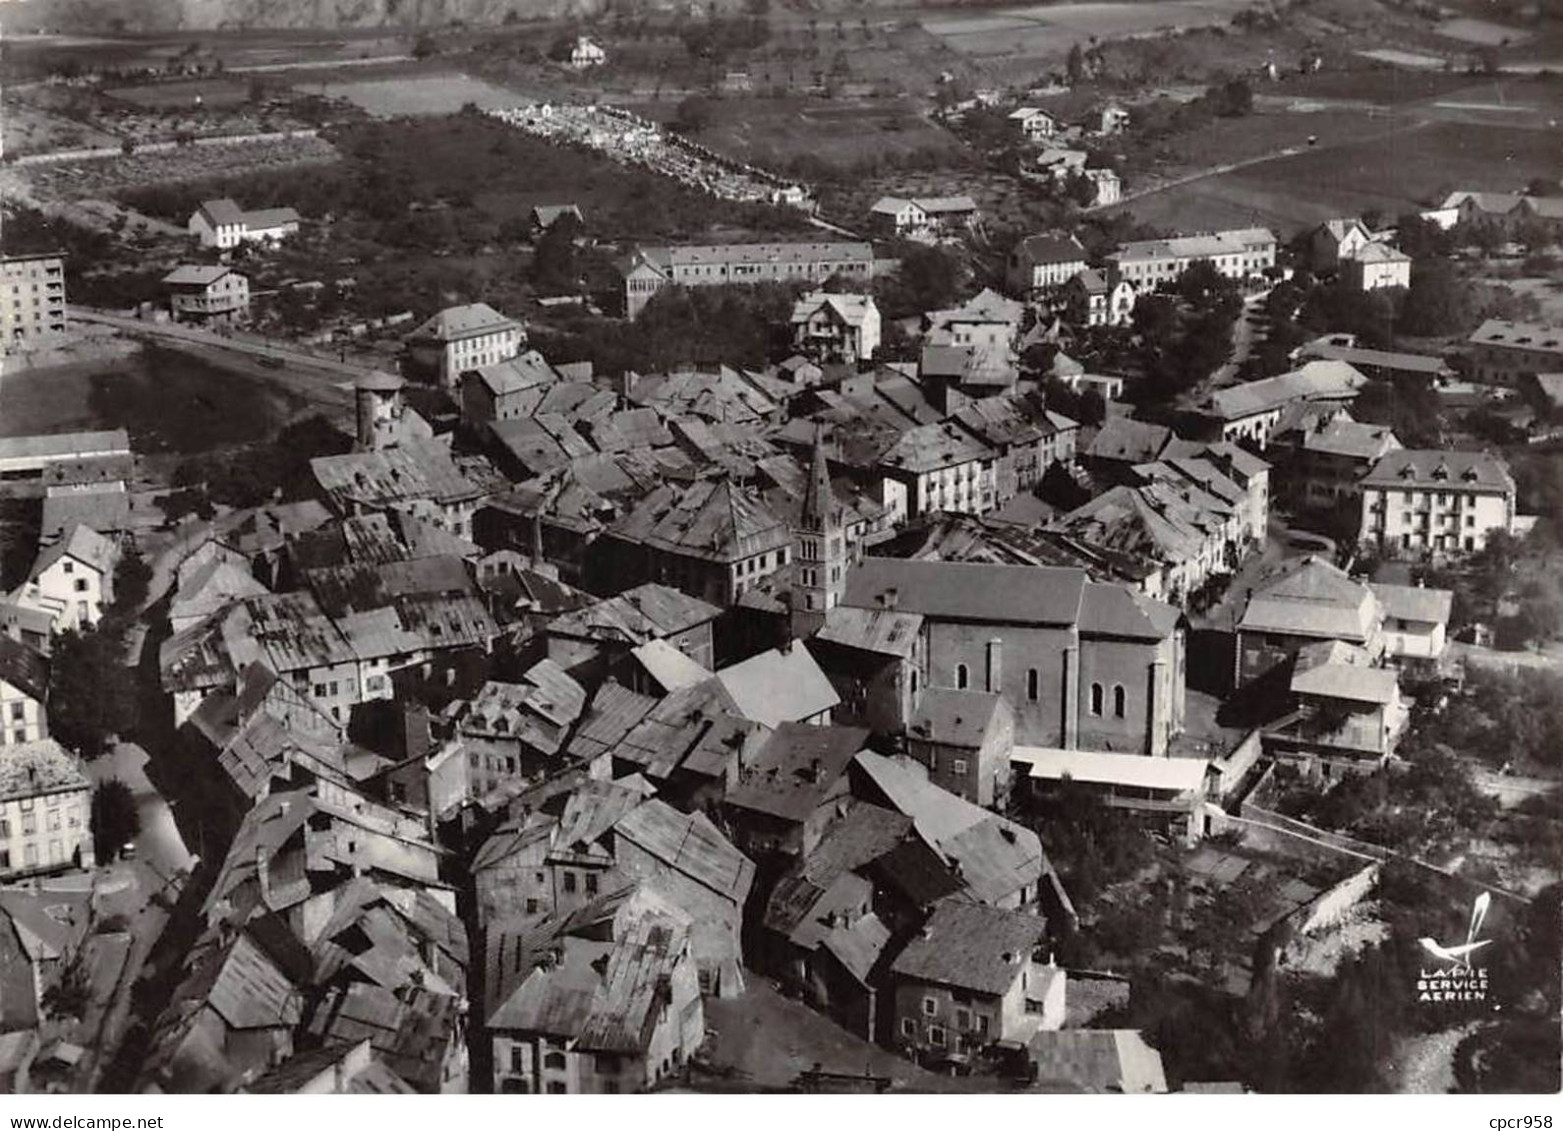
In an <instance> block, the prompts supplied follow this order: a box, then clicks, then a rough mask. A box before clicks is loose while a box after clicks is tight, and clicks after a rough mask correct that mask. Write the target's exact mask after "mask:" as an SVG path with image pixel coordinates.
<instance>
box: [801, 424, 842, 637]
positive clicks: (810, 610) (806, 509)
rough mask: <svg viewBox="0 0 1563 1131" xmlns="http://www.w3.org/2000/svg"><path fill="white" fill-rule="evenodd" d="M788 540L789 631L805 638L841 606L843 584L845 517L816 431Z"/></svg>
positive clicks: (821, 435)
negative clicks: (791, 564)
mask: <svg viewBox="0 0 1563 1131" xmlns="http://www.w3.org/2000/svg"><path fill="white" fill-rule="evenodd" d="M793 541H794V544H795V546H796V548H797V552H796V555H795V557H796V560H797V565H796V567H795V568H794V571H793V582H792V614H793V622H794V632H795V634H797V635H808V634H809V633H811V632H813V631H814V630H816V629H818V627H819V626H820V624H822V623H824V614H825V613H826V611H827V610H829V609H832V608H834V607H835V606H836V605H838V604H839V603H840V602H841V596H842V594H843V593H844V592H845V590H846V580H847V532H846V520H845V514H844V512H843V510H842V507H841V504H840V503H839V502H837V501H836V491H835V488H834V487H832V486H831V482H830V461H829V460H827V459H826V458H825V435H824V431H823V429H819V428H816V430H815V433H814V452H813V455H812V459H811V461H810V466H809V478H808V483H807V484H806V486H805V487H804V492H803V506H802V508H801V510H800V512H799V515H798V525H797V529H796V530H795V531H794V532H793Z"/></svg>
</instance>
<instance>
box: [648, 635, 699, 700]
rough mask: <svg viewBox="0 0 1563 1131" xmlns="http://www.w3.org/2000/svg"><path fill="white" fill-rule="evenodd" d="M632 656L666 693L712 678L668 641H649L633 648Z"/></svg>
mask: <svg viewBox="0 0 1563 1131" xmlns="http://www.w3.org/2000/svg"><path fill="white" fill-rule="evenodd" d="M630 655H631V656H633V657H635V661H636V662H637V663H638V664H640V666H641V667H643V668H645V669H646V673H647V674H648V675H650V676H651V678H652V679H654V680H656V681H657V683H658V684H659V685H661V687H662V689H663V690H664V691H679V690H682V689H683V688H686V687H693V686H694V685H695V684H697V683H704V682H705V681H706V680H708V679H710V678H711V673H710V672H709V671H708V670H707V669H706V668H704V667H702V666H701V665H699V664H697V663H696V662H695V661H694V660H691V659H690V658H689V657H688V656H686V655H684V653H682V652H680V651H679V650H678V649H677V648H675V647H673V645H671V644H669V643H668V642H667V641H666V640H648V641H646V643H644V644H642V645H640V646H639V647H638V648H632V649H631V650H630Z"/></svg>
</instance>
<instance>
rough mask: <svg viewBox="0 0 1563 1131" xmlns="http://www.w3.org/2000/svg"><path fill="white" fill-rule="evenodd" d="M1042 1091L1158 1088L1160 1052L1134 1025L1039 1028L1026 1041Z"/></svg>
mask: <svg viewBox="0 0 1563 1131" xmlns="http://www.w3.org/2000/svg"><path fill="white" fill-rule="evenodd" d="M1029 1051H1030V1054H1031V1059H1032V1061H1033V1062H1035V1064H1036V1065H1037V1070H1038V1071H1037V1086H1038V1087H1039V1088H1041V1089H1043V1090H1045V1091H1066V1092H1082V1093H1100V1092H1122V1093H1128V1094H1135V1095H1139V1094H1144V1093H1162V1092H1165V1091H1166V1090H1167V1077H1166V1073H1165V1072H1164V1071H1163V1069H1162V1063H1161V1054H1160V1053H1158V1052H1157V1051H1156V1050H1155V1049H1153V1048H1151V1047H1150V1045H1148V1044H1146V1043H1145V1038H1144V1037H1142V1036H1141V1035H1140V1034H1139V1033H1138V1032H1137V1031H1135V1030H1133V1029H1061V1030H1039V1031H1038V1032H1037V1033H1036V1034H1035V1035H1034V1036H1033V1037H1032V1038H1031V1042H1030V1047H1029Z"/></svg>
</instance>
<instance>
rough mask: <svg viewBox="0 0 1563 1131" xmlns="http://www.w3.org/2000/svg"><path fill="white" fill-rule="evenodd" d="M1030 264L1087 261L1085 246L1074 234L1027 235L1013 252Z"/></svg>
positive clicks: (1034, 265)
mask: <svg viewBox="0 0 1563 1131" xmlns="http://www.w3.org/2000/svg"><path fill="white" fill-rule="evenodd" d="M1012 254H1014V255H1016V256H1019V257H1020V258H1021V260H1022V261H1023V262H1025V263H1026V264H1027V265H1028V266H1033V267H1036V266H1041V265H1044V264H1050V263H1074V262H1076V261H1078V262H1080V263H1084V262H1085V248H1084V247H1083V246H1081V244H1080V241H1079V240H1077V239H1075V237H1074V236H1046V235H1037V236H1027V237H1026V238H1025V239H1023V240H1021V241H1020V243H1019V245H1017V246H1016V248H1015V251H1014V252H1013V253H1012Z"/></svg>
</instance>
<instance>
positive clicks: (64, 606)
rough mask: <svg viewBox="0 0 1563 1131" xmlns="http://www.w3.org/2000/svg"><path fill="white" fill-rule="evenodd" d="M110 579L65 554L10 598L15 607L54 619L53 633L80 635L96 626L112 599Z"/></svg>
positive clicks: (83, 562) (88, 565) (92, 567)
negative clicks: (74, 633)
mask: <svg viewBox="0 0 1563 1131" xmlns="http://www.w3.org/2000/svg"><path fill="white" fill-rule="evenodd" d="M112 586H113V578H112V575H110V574H108V573H106V572H105V571H103V570H99V569H97V568H96V567H94V566H92V565H90V564H88V563H87V562H85V561H82V560H80V559H78V558H75V557H72V556H71V555H70V554H65V555H63V556H61V557H59V558H57V559H56V560H55V561H53V562H51V563H50V564H49V565H48V566H46V567H45V568H44V569H43V570H42V571H41V572H40V573H39V574H38V575H37V576H36V577H35V578H33V579H32V580H31V581H29V582H27V584H25V585H23V586H22V588H21V589H19V590H17V591H16V593H15V594H14V595H13V600H14V601H15V602H16V604H18V605H21V606H22V607H23V608H28V609H37V610H38V611H39V612H43V613H48V614H49V615H50V616H51V617H53V618H54V631H55V632H72V631H75V632H79V631H81V630H83V629H87V628H91V627H92V626H93V625H95V624H97V623H98V620H99V618H100V617H102V615H103V609H104V607H105V606H107V605H108V603H109V601H110V600H111V599H112V596H111V589H112Z"/></svg>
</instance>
